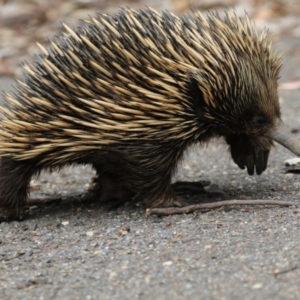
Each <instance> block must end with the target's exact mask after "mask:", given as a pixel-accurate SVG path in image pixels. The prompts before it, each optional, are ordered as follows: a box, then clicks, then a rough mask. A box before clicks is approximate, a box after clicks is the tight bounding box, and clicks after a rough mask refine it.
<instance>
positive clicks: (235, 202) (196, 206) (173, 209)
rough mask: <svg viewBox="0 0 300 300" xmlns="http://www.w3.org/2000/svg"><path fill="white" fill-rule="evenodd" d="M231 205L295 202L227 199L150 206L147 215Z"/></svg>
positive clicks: (178, 212)
mask: <svg viewBox="0 0 300 300" xmlns="http://www.w3.org/2000/svg"><path fill="white" fill-rule="evenodd" d="M231 205H281V206H291V205H294V203H293V202H287V201H277V200H227V201H218V202H211V203H201V204H194V205H188V206H185V207H166V208H148V209H147V210H146V217H149V216H151V215H174V214H189V213H192V212H194V211H197V210H201V209H213V208H217V207H222V206H231Z"/></svg>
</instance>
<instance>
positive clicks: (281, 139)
mask: <svg viewBox="0 0 300 300" xmlns="http://www.w3.org/2000/svg"><path fill="white" fill-rule="evenodd" d="M268 137H269V138H271V139H273V140H274V141H276V142H277V143H279V144H280V145H282V146H284V147H286V148H287V149H289V150H290V151H291V152H293V153H294V154H296V155H297V156H300V139H299V138H297V137H295V136H293V135H292V133H291V132H290V131H289V130H288V128H286V127H285V125H284V124H283V123H282V121H281V120H280V119H278V120H277V122H276V126H275V129H274V130H273V131H271V132H269V134H268Z"/></svg>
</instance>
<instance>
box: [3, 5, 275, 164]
mask: <svg viewBox="0 0 300 300" xmlns="http://www.w3.org/2000/svg"><path fill="white" fill-rule="evenodd" d="M65 28H66V33H65V34H64V35H63V36H62V37H59V38H57V39H56V40H54V41H53V42H52V47H51V48H50V49H47V50H46V49H45V48H43V47H42V46H40V47H41V50H42V51H43V52H44V54H43V55H39V56H38V57H37V58H36V61H35V63H34V64H32V65H29V64H25V65H24V70H25V80H24V82H21V81H19V82H18V87H17V92H16V93H15V94H14V95H9V94H8V95H6V100H5V103H4V105H3V106H2V107H1V108H0V117H1V122H0V137H1V143H0V155H1V156H13V157H14V158H16V159H21V160H22V159H30V158H36V157H38V156H42V155H45V156H47V157H45V158H44V159H43V161H45V162H46V161H47V162H50V161H51V160H54V159H55V160H61V161H63V160H67V159H69V158H71V157H73V156H74V155H75V156H76V155H78V156H79V155H80V153H82V152H84V151H90V150H94V149H99V147H105V146H109V145H115V144H122V143H126V141H131V140H138V139H144V140H147V139H149V140H158V141H166V142H171V141H179V140H181V141H182V140H197V139H198V137H199V136H200V135H201V134H203V133H204V131H205V129H204V128H203V127H201V125H202V124H201V123H200V121H199V119H198V115H197V113H196V109H195V103H194V102H193V101H192V100H193V99H191V91H190V84H191V81H192V80H191V79H195V80H196V81H197V85H198V86H199V88H200V89H201V91H202V93H203V95H204V96H203V98H204V101H205V104H206V105H209V106H211V107H217V106H218V105H220V104H219V103H216V102H215V101H214V93H217V92H218V91H219V90H221V89H222V93H226V92H227V93H229V90H230V88H231V86H232V85H233V83H235V84H236V85H238V84H239V82H241V81H239V80H237V81H236V82H233V78H236V76H239V70H238V69H237V67H236V62H238V61H239V60H240V56H242V57H243V58H244V59H247V57H248V58H249V59H251V60H258V61H260V62H262V63H260V64H258V67H259V68H261V69H262V70H263V72H264V73H266V74H269V75H270V76H273V77H274V76H275V77H276V76H278V72H279V58H278V57H277V56H276V55H275V54H274V53H273V52H272V50H271V48H270V46H269V44H268V43H267V41H266V39H265V35H264V34H263V35H262V36H260V37H258V36H257V33H256V31H255V30H254V29H253V26H252V25H251V24H250V21H249V19H248V18H246V22H245V23H243V22H242V21H241V19H240V18H238V17H237V16H236V15H235V14H227V15H226V16H225V17H224V19H222V18H220V17H219V16H218V15H217V14H213V13H210V14H208V16H207V17H206V18H205V17H203V16H202V15H201V14H200V13H199V12H197V11H196V12H194V13H193V14H192V15H186V16H183V17H178V16H175V15H174V14H172V13H169V12H157V11H155V10H153V9H144V10H139V11H134V10H130V9H122V10H121V11H120V12H119V14H117V15H113V16H109V15H99V16H98V17H97V18H95V19H91V20H89V21H86V23H85V24H83V26H82V27H80V28H78V29H76V30H74V31H73V30H72V29H70V28H69V27H67V26H65ZM258 71H259V70H258ZM221 79H222V80H221ZM245 80H246V79H245ZM247 80H248V79H247ZM237 105H238V104H237ZM70 149H71V150H70Z"/></svg>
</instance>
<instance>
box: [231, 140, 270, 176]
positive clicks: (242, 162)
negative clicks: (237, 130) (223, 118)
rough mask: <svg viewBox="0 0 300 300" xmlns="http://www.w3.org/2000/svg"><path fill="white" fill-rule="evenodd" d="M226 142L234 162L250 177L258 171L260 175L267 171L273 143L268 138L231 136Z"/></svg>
mask: <svg viewBox="0 0 300 300" xmlns="http://www.w3.org/2000/svg"><path fill="white" fill-rule="evenodd" d="M226 142H227V143H228V145H229V146H230V152H231V156H232V159H233V161H234V162H235V163H236V164H237V165H238V166H239V167H240V168H241V169H245V167H247V171H248V174H249V175H253V174H254V173H255V171H256V174H257V175H260V174H261V173H262V172H263V171H265V170H266V168H267V164H268V157H269V152H270V149H271V147H272V145H273V141H272V140H271V139H269V138H266V137H260V136H259V137H248V136H246V135H229V136H227V137H226Z"/></svg>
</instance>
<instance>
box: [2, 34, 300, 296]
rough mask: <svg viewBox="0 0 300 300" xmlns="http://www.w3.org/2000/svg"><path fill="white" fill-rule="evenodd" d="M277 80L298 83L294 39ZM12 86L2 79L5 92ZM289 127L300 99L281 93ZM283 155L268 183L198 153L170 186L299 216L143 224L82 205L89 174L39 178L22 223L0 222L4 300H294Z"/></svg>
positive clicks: (277, 152) (219, 156)
mask: <svg viewBox="0 0 300 300" xmlns="http://www.w3.org/2000/svg"><path fill="white" fill-rule="evenodd" d="M276 47H277V48H279V49H280V50H284V51H285V56H284V69H283V72H282V77H283V78H282V81H283V82H285V81H289V80H293V79H294V78H295V77H297V76H299V70H298V69H297V67H298V65H299V61H300V56H299V51H295V49H299V47H300V42H299V38H297V37H293V36H292V35H288V34H287V35H286V36H285V37H283V38H282V39H281V40H280V41H279V42H278V43H277V44H276ZM12 82H13V81H12V80H11V79H10V78H1V80H0V87H1V89H4V90H8V89H10V84H11V83H12ZM280 96H281V105H282V114H283V120H284V121H285V122H286V123H287V124H288V125H289V126H290V127H291V129H292V130H294V132H297V131H299V130H300V118H299V117H298V116H297V115H299V114H300V102H299V101H298V99H299V96H300V90H292V91H291V90H290V91H282V92H281V93H280ZM291 157H293V155H292V154H291V153H289V152H288V151H287V150H286V149H284V148H282V147H281V146H277V147H276V148H274V149H273V150H272V152H271V155H270V161H269V167H268V169H267V171H266V172H265V173H264V174H263V175H262V176H259V177H258V176H256V177H250V176H248V175H246V172H245V171H242V170H239V169H238V168H237V167H236V166H235V165H234V164H233V162H232V161H231V159H230V158H229V155H228V153H227V151H226V149H224V146H222V145H218V144H217V143H212V144H210V145H209V147H207V148H204V149H199V148H194V149H192V150H191V151H190V153H189V154H188V155H187V156H186V159H185V160H184V162H183V164H182V166H181V167H180V169H179V172H178V174H177V175H176V178H175V179H181V180H182V179H184V180H199V179H209V180H211V181H212V182H213V183H214V184H216V185H218V187H219V188H221V189H222V190H223V192H224V197H223V198H224V199H277V200H286V201H293V202H294V203H295V206H293V207H288V208H286V207H271V206H268V207H262V206H255V207H254V206H247V207H235V208H226V209H218V210H213V211H208V212H197V213H194V214H190V215H175V216H169V217H149V218H145V207H144V206H143V204H141V203H140V204H138V205H134V204H128V205H124V206H122V207H120V208H119V209H117V210H113V211H109V210H108V209H107V207H103V206H102V205H101V204H97V203H88V202H84V201H82V199H81V196H78V195H82V194H84V192H85V191H86V189H87V187H88V186H89V183H90V181H91V177H92V176H93V174H94V173H93V171H92V170H91V169H90V168H89V167H78V168H70V169H64V170H62V171H61V172H57V173H56V172H54V173H52V174H48V173H43V174H42V175H41V177H40V178H39V179H36V180H34V181H33V182H32V190H33V191H32V197H52V198H56V197H57V198H61V199H63V201H61V202H60V203H50V204H48V205H44V206H38V207H33V208H31V210H30V215H29V217H28V218H27V219H26V220H25V221H22V222H11V223H1V224H0V263H1V272H0V298H1V299H299V297H300V296H299V295H300V220H299V209H298V207H299V204H300V200H299V195H300V191H299V185H300V182H299V177H298V176H299V175H297V174H285V173H284V171H283V165H284V163H283V162H284V160H285V159H288V158H291Z"/></svg>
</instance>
